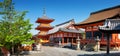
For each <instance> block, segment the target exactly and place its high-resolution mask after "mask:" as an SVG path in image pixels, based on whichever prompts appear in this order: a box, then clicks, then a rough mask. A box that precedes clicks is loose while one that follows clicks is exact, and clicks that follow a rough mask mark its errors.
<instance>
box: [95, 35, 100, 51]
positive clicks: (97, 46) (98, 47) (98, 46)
mask: <svg viewBox="0 0 120 56" xmlns="http://www.w3.org/2000/svg"><path fill="white" fill-rule="evenodd" d="M99 50H100V39H99V36H97V39H96V49H95V51H99Z"/></svg>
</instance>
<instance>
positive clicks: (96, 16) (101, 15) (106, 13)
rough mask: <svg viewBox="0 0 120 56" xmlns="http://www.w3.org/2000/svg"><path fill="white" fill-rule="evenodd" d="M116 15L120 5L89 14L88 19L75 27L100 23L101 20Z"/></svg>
mask: <svg viewBox="0 0 120 56" xmlns="http://www.w3.org/2000/svg"><path fill="white" fill-rule="evenodd" d="M118 14H120V5H118V6H115V7H111V8H106V9H103V10H99V11H96V12H93V13H91V15H90V17H89V18H88V19H86V20H85V21H83V22H80V23H78V24H75V25H82V24H88V23H93V22H98V21H102V20H105V19H108V18H111V17H114V16H116V15H118Z"/></svg>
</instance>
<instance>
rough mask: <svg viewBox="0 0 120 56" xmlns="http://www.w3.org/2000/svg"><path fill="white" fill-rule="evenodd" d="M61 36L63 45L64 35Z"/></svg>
mask: <svg viewBox="0 0 120 56" xmlns="http://www.w3.org/2000/svg"><path fill="white" fill-rule="evenodd" d="M61 34H62V45H64V34H63V33H61Z"/></svg>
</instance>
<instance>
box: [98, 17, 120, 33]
mask: <svg viewBox="0 0 120 56" xmlns="http://www.w3.org/2000/svg"><path fill="white" fill-rule="evenodd" d="M99 30H103V31H120V19H107V20H106V21H105V24H104V25H103V26H99Z"/></svg>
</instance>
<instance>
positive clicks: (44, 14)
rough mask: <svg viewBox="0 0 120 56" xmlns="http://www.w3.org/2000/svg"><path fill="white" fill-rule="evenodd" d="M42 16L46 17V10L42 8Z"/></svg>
mask: <svg viewBox="0 0 120 56" xmlns="http://www.w3.org/2000/svg"><path fill="white" fill-rule="evenodd" d="M43 16H46V10H45V8H43Z"/></svg>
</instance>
